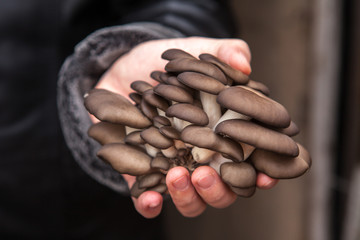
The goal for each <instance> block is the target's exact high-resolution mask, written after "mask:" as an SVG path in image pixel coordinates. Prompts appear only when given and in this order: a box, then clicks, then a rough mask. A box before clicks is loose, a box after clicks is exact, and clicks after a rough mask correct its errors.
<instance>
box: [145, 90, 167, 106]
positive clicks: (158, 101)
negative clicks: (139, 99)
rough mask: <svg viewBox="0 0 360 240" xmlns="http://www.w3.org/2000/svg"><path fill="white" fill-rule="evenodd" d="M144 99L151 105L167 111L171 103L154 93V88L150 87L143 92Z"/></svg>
mask: <svg viewBox="0 0 360 240" xmlns="http://www.w3.org/2000/svg"><path fill="white" fill-rule="evenodd" d="M143 99H145V101H147V102H148V103H149V104H150V105H152V106H154V107H156V108H159V109H161V110H163V111H166V109H168V107H169V103H168V102H167V101H166V100H165V99H164V98H163V97H161V96H159V95H157V94H155V93H154V90H153V89H149V90H147V91H145V92H144V93H143Z"/></svg>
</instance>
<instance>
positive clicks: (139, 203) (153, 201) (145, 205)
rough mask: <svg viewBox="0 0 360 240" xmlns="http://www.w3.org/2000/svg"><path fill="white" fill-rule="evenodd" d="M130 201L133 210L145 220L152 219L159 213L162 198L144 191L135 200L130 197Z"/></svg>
mask: <svg viewBox="0 0 360 240" xmlns="http://www.w3.org/2000/svg"><path fill="white" fill-rule="evenodd" d="M132 200H133V202H134V206H135V209H136V210H137V211H138V213H140V214H141V215H142V216H144V217H145V218H154V217H156V216H158V215H159V214H160V212H161V209H162V204H163V198H162V196H161V194H160V193H158V192H154V191H146V192H144V193H142V194H141V195H140V196H139V197H138V198H137V199H136V198H134V197H132Z"/></svg>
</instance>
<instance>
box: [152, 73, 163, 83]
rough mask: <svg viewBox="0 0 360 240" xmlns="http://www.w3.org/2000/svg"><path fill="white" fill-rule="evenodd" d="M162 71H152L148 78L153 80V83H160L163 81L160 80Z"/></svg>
mask: <svg viewBox="0 0 360 240" xmlns="http://www.w3.org/2000/svg"><path fill="white" fill-rule="evenodd" d="M162 73H163V72H162V71H153V72H151V73H150V77H151V78H152V79H154V80H155V81H157V82H159V83H162V82H163V80H161V78H160V75H161V74H162Z"/></svg>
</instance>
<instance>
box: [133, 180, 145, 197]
mask: <svg viewBox="0 0 360 240" xmlns="http://www.w3.org/2000/svg"><path fill="white" fill-rule="evenodd" d="M145 191H146V188H139V182H135V183H134V184H133V185H132V187H131V189H130V194H131V196H133V197H134V198H138V197H139V196H140V195H141V194H142V193H143V192H145Z"/></svg>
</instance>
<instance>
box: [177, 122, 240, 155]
mask: <svg viewBox="0 0 360 240" xmlns="http://www.w3.org/2000/svg"><path fill="white" fill-rule="evenodd" d="M181 140H183V141H184V142H186V143H190V144H192V145H194V146H197V147H200V148H206V149H210V150H214V151H217V152H221V153H224V155H225V156H226V157H227V158H231V159H233V160H234V161H236V162H240V161H243V160H244V153H243V150H242V147H241V145H240V144H239V143H237V142H235V141H233V140H232V139H230V138H224V137H221V136H219V135H217V134H215V133H214V132H213V131H212V129H210V128H208V127H200V126H194V125H190V126H187V127H186V128H184V129H183V130H182V132H181Z"/></svg>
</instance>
